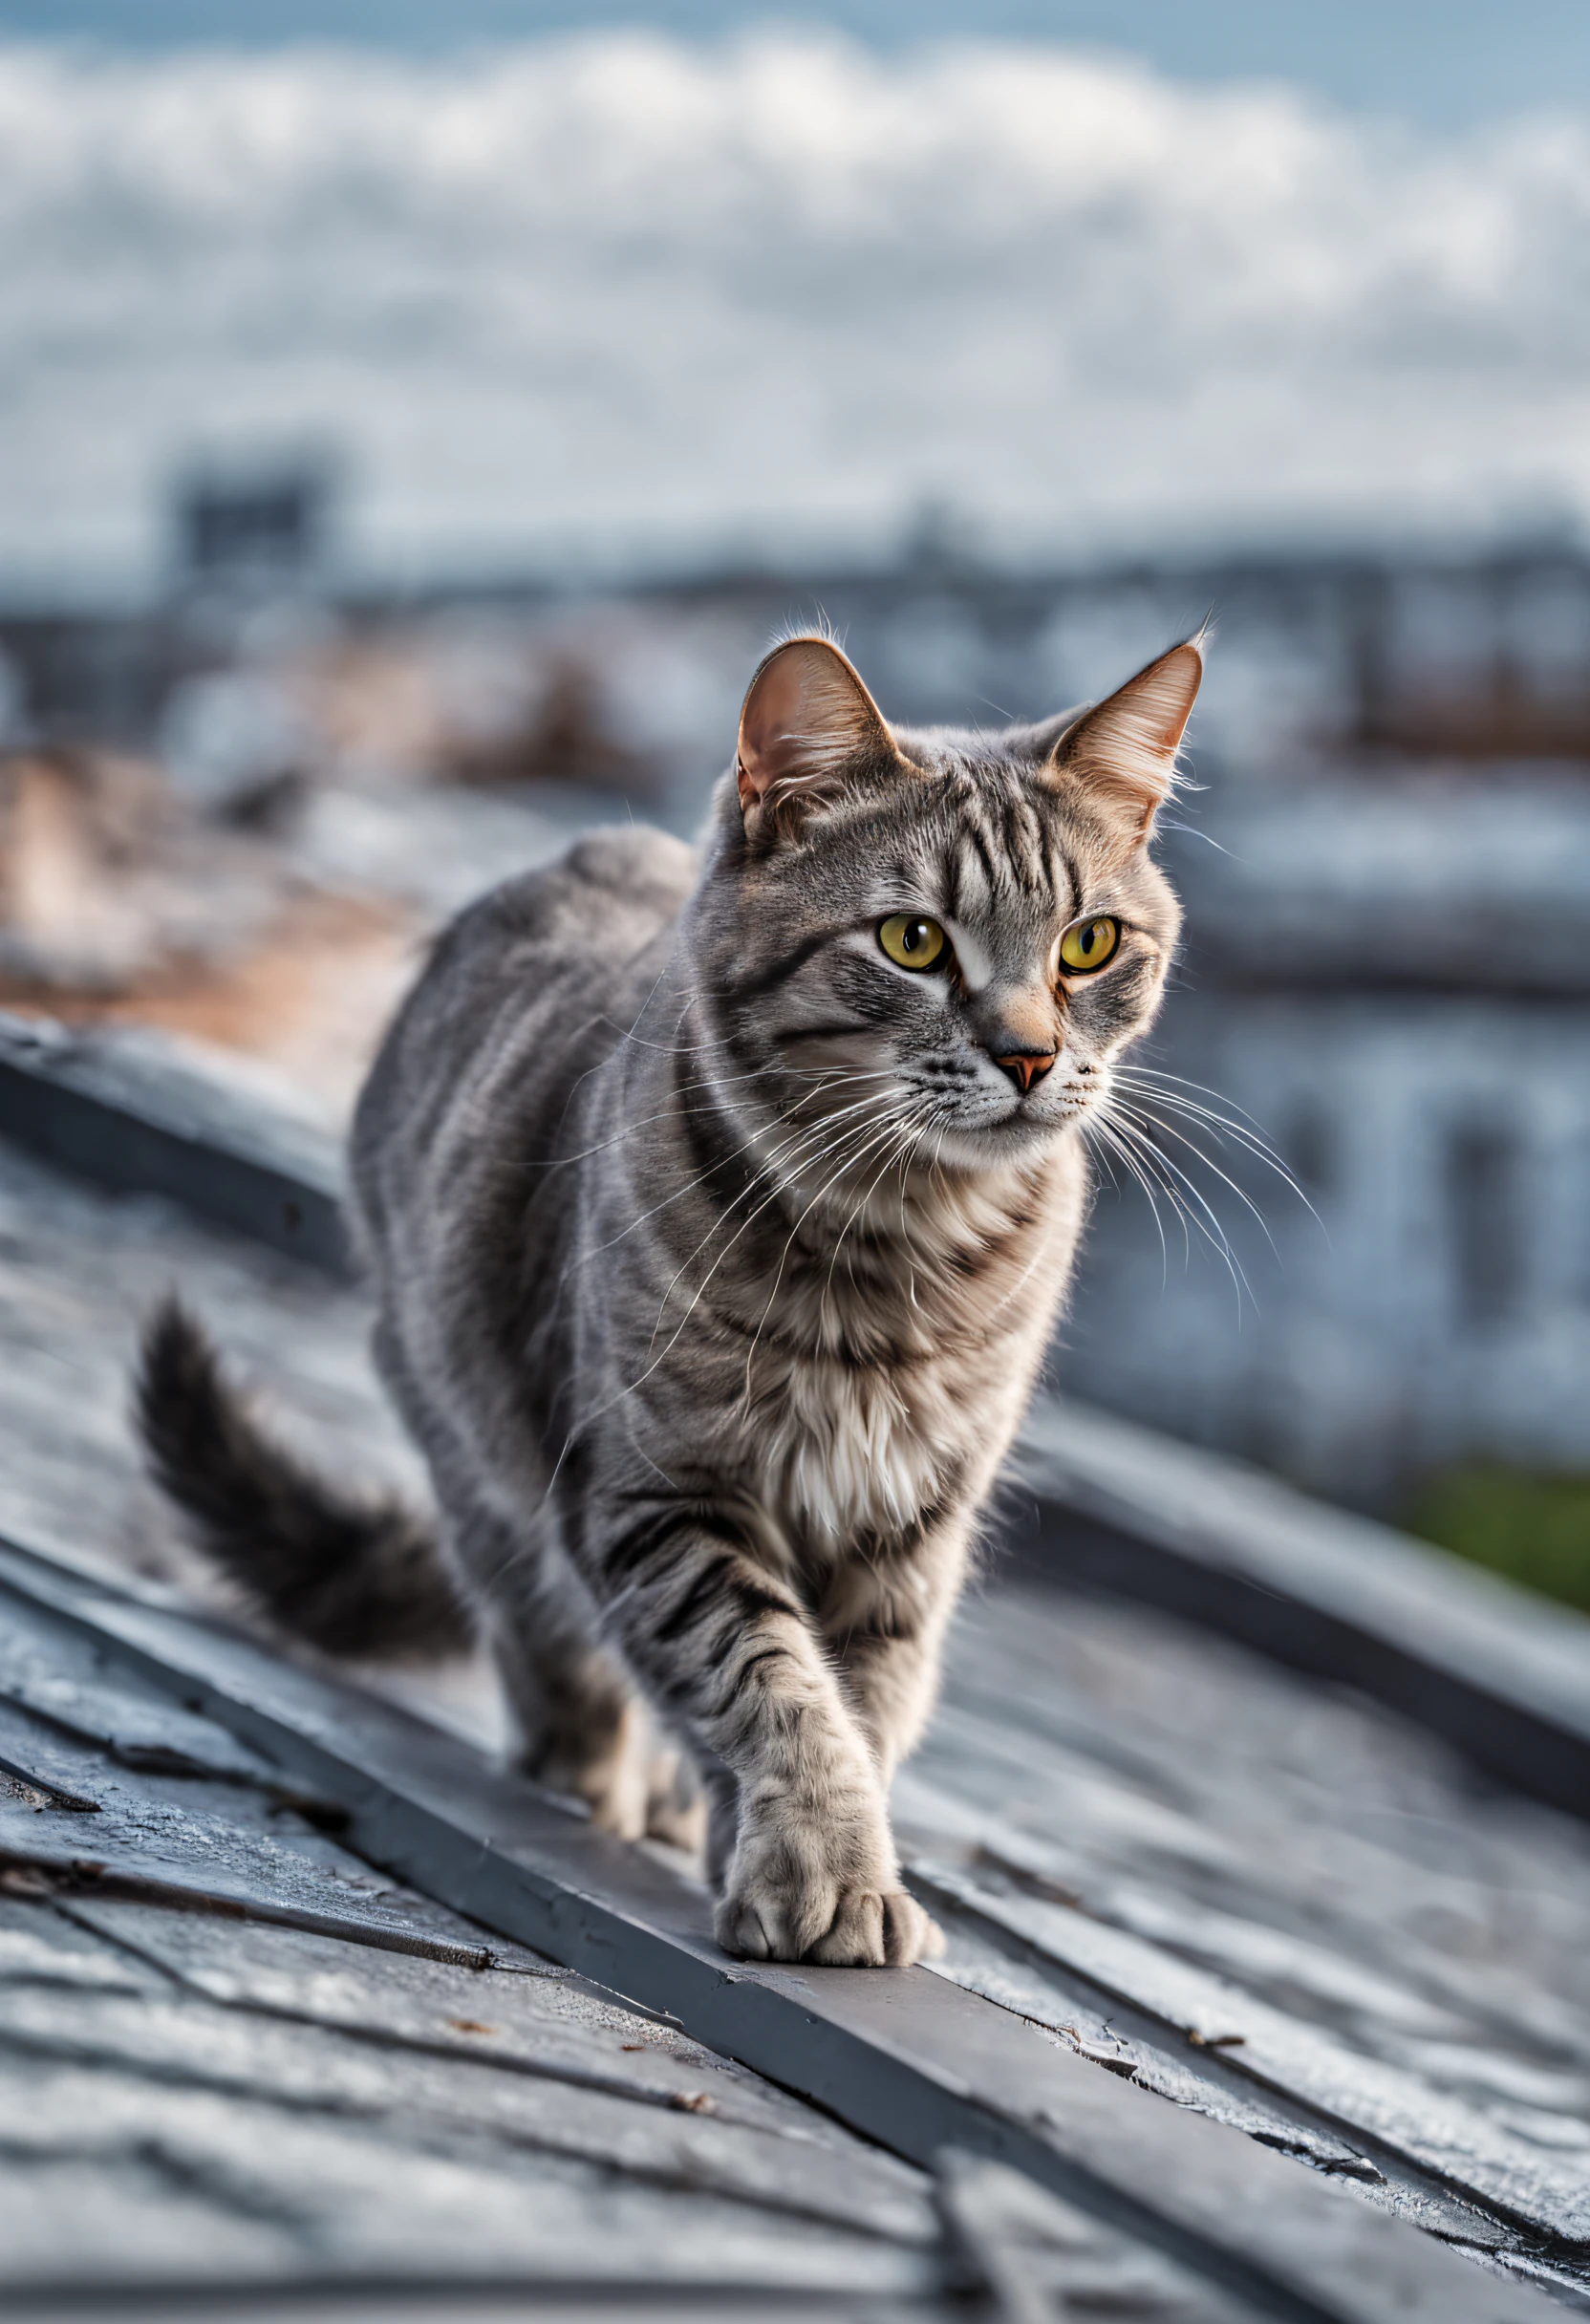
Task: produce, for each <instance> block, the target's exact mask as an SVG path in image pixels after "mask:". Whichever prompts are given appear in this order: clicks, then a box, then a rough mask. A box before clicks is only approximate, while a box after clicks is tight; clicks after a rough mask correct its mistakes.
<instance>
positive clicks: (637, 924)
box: [164, 639, 1201, 1963]
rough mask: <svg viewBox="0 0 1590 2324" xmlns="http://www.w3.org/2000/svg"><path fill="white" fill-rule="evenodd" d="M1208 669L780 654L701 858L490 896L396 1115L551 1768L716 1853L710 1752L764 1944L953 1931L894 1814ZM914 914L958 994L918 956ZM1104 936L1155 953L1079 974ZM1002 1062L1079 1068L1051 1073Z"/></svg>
mask: <svg viewBox="0 0 1590 2324" xmlns="http://www.w3.org/2000/svg"><path fill="white" fill-rule="evenodd" d="M1200 671H1201V661H1200V657H1199V654H1198V650H1197V647H1196V646H1195V645H1188V646H1181V647H1178V648H1175V649H1172V652H1171V654H1170V655H1168V656H1164V657H1162V659H1161V660H1160V661H1159V662H1157V663H1155V664H1153V665H1151V666H1150V670H1149V671H1147V672H1145V673H1143V674H1141V675H1140V676H1139V678H1137V679H1135V680H1132V681H1130V683H1129V684H1128V686H1127V687H1125V688H1123V689H1122V690H1121V692H1120V693H1119V694H1118V695H1116V696H1115V697H1112V698H1111V699H1110V700H1109V701H1108V702H1106V703H1104V704H1102V705H1100V706H1099V708H1098V709H1096V710H1094V711H1092V712H1089V713H1086V714H1084V715H1082V716H1081V717H1078V716H1075V715H1073V716H1071V717H1068V718H1066V719H1062V720H1057V721H1053V722H1052V723H1051V724H1050V725H1049V726H1046V727H1038V728H1020V729H1016V730H1013V731H1010V732H1007V733H1003V734H999V735H997V736H992V737H986V736H977V735H970V734H960V733H947V732H936V731H935V732H931V733H908V732H903V731H900V732H896V731H893V730H892V729H890V728H889V727H888V726H887V725H886V724H885V722H884V721H883V719H882V718H881V716H880V715H879V714H878V712H877V710H876V709H875V707H874V706H873V704H872V702H871V700H870V697H869V696H868V695H867V692H866V690H865V688H864V687H863V686H862V684H861V681H860V679H859V678H857V677H856V676H855V674H854V673H853V671H851V670H850V668H849V663H848V662H846V661H845V659H844V656H842V655H841V654H839V652H838V650H837V649H836V648H835V647H833V646H832V645H830V644H828V643H827V642H826V641H822V640H814V639H797V640H793V641H790V642H788V643H786V644H785V645H784V646H783V647H781V648H779V649H778V650H777V651H776V652H775V653H774V654H773V655H771V656H769V657H768V659H767V661H766V662H764V664H763V668H762V670H761V671H760V672H759V673H758V674H757V677H756V678H755V679H754V680H753V683H752V687H751V690H750V693H749V695H748V696H747V700H746V708H745V712H744V715H743V718H742V722H741V750H740V759H739V764H738V767H737V769H736V770H735V771H734V772H732V773H731V774H730V775H729V776H727V777H726V778H725V779H724V782H723V784H722V785H720V791H719V794H718V798H717V803H716V807H715V811H714V816H713V821H712V825H711V828H710V832H709V835H708V838H707V840H706V843H705V846H704V850H703V852H702V855H701V858H700V860H699V863H698V861H697V860H696V859H695V858H694V857H693V856H692V855H691V853H690V852H689V851H688V850H686V849H684V848H683V847H681V846H679V845H678V844H677V842H675V841H674V840H672V839H669V838H666V837H664V836H662V835H661V834H659V833H657V832H653V831H644V830H630V831H625V832H612V833H608V834H604V835H602V836H599V837H595V838H591V839H587V840H585V841H583V842H581V843H580V845H579V846H577V847H576V848H575V849H574V850H573V851H572V852H571V854H570V855H569V857H568V858H567V860H566V861H565V862H564V863H562V864H561V865H559V866H557V867H556V868H555V869H553V870H551V871H542V872H537V873H534V874H531V875H529V876H527V877H525V878H521V879H517V880H513V881H510V882H509V883H508V884H507V885H506V886H505V887H503V888H501V889H499V890H497V891H496V892H495V893H493V894H491V895H489V896H487V897H485V898H484V899H483V901H482V902H480V903H479V904H477V905H476V906H474V907H473V909H471V910H470V911H468V912H466V913H465V914H464V915H462V918H460V919H459V920H458V921H457V922H456V923H455V924H454V925H453V927H452V928H451V929H450V930H449V931H448V932H447V933H446V935H445V936H443V938H442V939H441V941H440V945H439V946H438V948H437V951H436V954H435V957H434V958H433V959H432V961H431V963H430V965H429V967H428V968H427V970H426V972H425V974H424V975H423V977H422V978H421V979H420V981H419V985H418V987H417V988H416V990H415V992H414V993H413V994H412V995H411V997H410V999H409V1001H408V1002H407V1004H406V1005H405V1007H404V1008H403V1010H402V1012H401V1014H400V1015H399V1017H398V1021H397V1022H396V1024H395V1025H394V1027H393V1029H392V1031H391V1033H390V1034H389V1036H388V1038H387V1041H386V1044H385V1046H384V1047H383V1049H382V1051H381V1054H380V1056H379V1058H378V1060H377V1062H376V1066H375V1069H374V1071H373V1073H372V1075H371V1078H370V1081H369V1084H368V1086H367V1087H366V1089H365V1092H364V1095H363V1098H362V1100H361V1103H360V1106H359V1109H358V1116H357V1121H356V1125H355V1134H354V1146H353V1163H354V1177H355V1188H356V1201H357V1214H358V1217H357V1224H358V1229H359V1233H360V1237H361V1239H362V1244H363V1248H364V1251H365V1253H366V1255H367V1259H368V1263H369V1267H370V1270H371V1273H372V1276H373V1278H374V1280H375V1284H376V1291H377V1294H378V1298H379V1303H380V1321H379V1324H378V1327H377V1332H376V1351H377V1356H378V1359H379V1362H380V1365H381V1368H382V1371H383V1373H384V1376H385V1378H386V1380H387V1382H388V1384H389V1386H390V1388H391V1389H392V1391H393V1393H394V1395H395V1397H396V1399H397V1402H398V1406H399V1408H400V1409H401V1411H402V1413H403V1416H404V1418H405V1420H406V1422H407V1424H408V1426H409V1427H410V1429H411V1430H412V1431H413V1432H414V1434H415V1435H416V1437H417V1438H418V1439H419V1443H420V1445H421V1446H422V1447H423V1449H424V1452H425V1453H426V1455H427V1457H428V1460H429V1463H430V1467H431V1472H432V1474H433V1476H434V1479H435V1485H436V1493H437V1499H438V1503H439V1506H440V1513H441V1519H442V1540H441V1544H440V1550H441V1554H442V1555H443V1556H444V1557H445V1559H446V1560H447V1562H448V1567H449V1570H450V1572H451V1574H452V1575H453V1577H454V1578H455V1582H456V1585H457V1587H458V1588H459V1590H460V1591H461V1593H462V1595H464V1596H465V1597H466V1598H467V1600H468V1601H469V1603H471V1605H472V1606H473V1607H474V1608H475V1610H476V1613H477V1616H478V1619H479V1621H480V1623H481V1624H482V1625H483V1629H484V1630H485V1632H486V1634H487V1635H488V1636H489V1637H490V1639H491V1640H492V1642H493V1645H494V1647H495V1650H496V1652H497V1654H498V1656H499V1659H500V1662H501V1666H502V1668H503V1671H504V1674H505V1680H506V1683H507V1687H508V1689H509V1692H510V1695H511V1697H512V1700H513V1702H514V1704H515V1707H516V1710H517V1713H518V1716H519V1719H520V1722H521V1724H522V1728H523V1732H524V1742H525V1754H526V1764H527V1765H528V1766H530V1767H531V1768H532V1769H533V1770H534V1771H536V1772H537V1773H539V1774H540V1775H542V1776H543V1777H544V1778H545V1779H547V1780H549V1781H552V1782H555V1783H557V1784H560V1785H562V1786H564V1787H565V1788H568V1789H571V1790H574V1791H576V1792H578V1793H581V1794H583V1796H584V1797H586V1798H587V1799H588V1800H589V1801H590V1803H591V1808H592V1811H593V1813H594V1814H595V1816H596V1817H597V1818H598V1820H600V1821H601V1822H603V1823H604V1824H606V1825H608V1826H609V1827H610V1828H612V1830H615V1831H618V1832H620V1833H626V1834H632V1835H634V1834H638V1833H639V1832H641V1831H642V1830H644V1829H646V1828H648V1826H650V1827H651V1828H653V1829H666V1830H670V1831H673V1832H675V1833H677V1832H678V1831H679V1830H680V1829H681V1800H682V1798H683V1797H684V1789H683V1786H684V1778H683V1777H682V1776H681V1775H680V1773H679V1769H678V1765H677V1749H678V1747H680V1746H682V1748H683V1752H684V1754H685V1758H686V1763H687V1764H688V1766H690V1767H691V1768H693V1769H694V1770H695V1771H697V1773H698V1775H699V1777H700V1780H701V1784H702V1786H703V1789H704V1793H705V1801H706V1805H707V1808H708V1809H709V1811H710V1833H709V1844H708V1861H709V1868H710V1871H711V1874H712V1877H713V1880H714V1882H715V1883H716V1887H717V1890H718V1895H719V1904H718V1929H719V1935H720V1941H721V1942H722V1943H723V1944H724V1946H725V1947H727V1948H728V1949H730V1950H731V1951H734V1952H737V1953H741V1954H749V1955H753V1956H759V1957H774V1958H780V1959H801V1958H805V1959H810V1960H816V1961H830V1962H859V1963H868V1962H882V1961H885V1960H889V1961H908V1960H911V1959H913V1958H914V1957H916V1956H917V1955H918V1954H919V1953H920V1952H921V1951H922V1950H924V1949H926V1948H927V1947H930V1946H931V1943H932V1941H933V1932H932V1929H931V1925H930V1924H929V1923H928V1922H927V1921H926V1920H925V1918H924V1916H923V1915H922V1913H921V1912H920V1910H919V1909H918V1908H917V1906H916V1905H915V1904H913V1902H912V1900H911V1899H910V1898H909V1897H908V1896H906V1895H905V1894H904V1893H903V1891H902V1887H901V1883H900V1879H899V1874H898V1867H897V1863H896V1860H895V1855H894V1848H893V1842H892V1838H891V1834H890V1828H889V1820H888V1812H887V1805H886V1797H887V1789H888V1785H889V1781H890V1777H891V1775H892V1771H893V1769H894V1768H895V1766H896V1765H897V1764H898V1762H899V1760H900V1758H901V1756H902V1755H903V1754H905V1753H907V1752H908V1751H910V1750H911V1748H912V1746H913V1743H914V1742H915V1740H916V1738H917V1736H918V1735H919V1733H920V1732H921V1729H922V1726H923V1724H924V1721H925V1719H926V1717H927V1715H928V1712H929V1710H930V1708H931V1704H932V1699H933V1693H934V1689H935V1673H936V1668H937V1662H938V1656H939V1651H940V1646H941V1642H942V1640H943V1636H944V1632H945V1628H946V1625H947V1624H948V1621H949V1618H950V1615H951V1612H952V1610H953V1608H954V1605H955V1602H956V1595H957V1593H958V1591H959V1589H960V1586H961V1583H962V1581H963V1578H964V1576H965V1573H966V1569H967V1562H968V1559H969V1556H970V1554H971V1549H972V1544H973V1541H974V1538H975V1533H976V1528H977V1523H978V1512H979V1510H980V1509H981V1508H982V1506H983V1505H984V1503H985V1502H986V1499H987V1496H988V1495H989V1492H990V1490H991V1487H992V1485H993V1483H994V1480H995V1476H996V1473H997V1471H998V1469H999V1464H1000V1462H1001V1460H1002V1458H1003V1456H1004V1454H1005V1453H1006V1451H1007V1450H1008V1448H1009V1446H1010V1443H1011V1440H1012V1437H1013V1435H1014V1433H1015V1431H1016V1429H1017V1426H1018V1423H1019V1421H1020V1418H1021V1411H1022V1409H1023V1406H1024V1404H1025V1402H1026V1399H1027V1397H1028V1394H1029V1392H1030V1389H1031V1387H1032V1383H1033V1381H1034V1378H1035V1376H1036V1374H1037V1372H1038V1369H1039V1366H1040V1364H1041V1361H1042V1355H1043V1350H1044V1347H1045V1345H1046V1343H1047V1341H1048V1339H1049V1337H1050V1334H1051V1332H1052V1330H1053V1327H1054V1323H1055V1321H1056V1317H1057V1315H1058V1313H1059V1310H1060V1307H1061V1304H1062V1301H1063V1298H1064V1290H1065V1285H1066V1280H1067V1276H1068V1273H1069V1270H1070V1267H1071V1263H1072V1257H1073V1253H1074V1250H1075V1247H1076V1242H1077V1237H1078V1233H1079V1230H1080V1227H1081V1223H1082V1218H1083V1214H1084V1209H1085V1201H1086V1174H1085V1162H1084V1156H1083V1151H1082V1145H1081V1140H1080V1137H1079V1135H1078V1130H1079V1125H1080V1124H1081V1123H1082V1121H1083V1120H1084V1118H1085V1115H1086V1114H1087V1112H1088V1111H1089V1109H1090V1108H1094V1107H1095V1106H1097V1105H1098V1104H1099V1102H1100V1101H1101V1099H1102V1098H1103V1096H1104V1094H1105V1092H1106V1091H1107V1087H1108V1084H1109V1078H1110V1072H1111V1067H1112V1065H1113V1064H1114V1062H1115V1061H1116V1060H1117V1059H1118V1058H1119V1057H1120V1055H1121V1053H1122V1051H1123V1049H1124V1048H1125V1047H1126V1045H1127V1044H1128V1043H1129V1042H1130V1041H1131V1040H1132V1039H1133V1038H1134V1037H1135V1036H1136V1035H1138V1034H1139V1033H1141V1031H1142V1030H1143V1028H1144V1027H1145V1025H1146V1024H1147V1023H1148V1022H1149V1020H1150V1017H1151V1015H1152V1013H1153V1011H1154V1009H1155V1007H1156V1005H1157V1003H1158V1000H1159V996H1160V992H1161V988H1162V986H1163V983H1164V979H1165V974H1166V969H1167V966H1168V964H1169V961H1170V958H1171V952H1172V949H1173V946H1174V943H1175V938H1176V934H1177V925H1178V915H1177V910H1176V906H1175V903H1174V901H1173V899H1172V897H1171V893H1170V890H1169V888H1168V887H1167V885H1166V883H1165V881H1164V879H1163V877H1162V876H1161V874H1160V873H1159V871H1157V870H1156V869H1155V867H1154V866H1153V864H1152V863H1151V861H1150V857H1149V853H1148V849H1147V842H1148V839H1149V837H1150V831H1151V826H1152V820H1153V813H1154V809H1155V807H1156V806H1157V805H1158V804H1159V802H1160V801H1161V800H1162V799H1163V798H1164V796H1165V795H1166V793H1167V792H1168V790H1169V788H1170V787H1171V783H1172V782H1173V779H1174V764H1175V753H1176V748H1177V745H1178V743H1179V742H1180V738H1181V732H1182V728H1183V726H1184V725H1185V721H1186V716H1187V712H1188V710H1189V709H1190V707H1191V704H1192V695H1193V693H1194V692H1195V690H1196V685H1197V680H1198V677H1199V674H1200ZM902 911H905V912H914V913H919V914H922V915H929V916H931V917H933V918H935V919H937V920H939V921H941V922H942V924H943V925H944V927H945V928H946V929H947V930H948V931H949V932H950V935H951V937H952V941H953V957H952V958H947V959H946V961H945V962H944V964H943V965H942V966H941V967H940V968H939V969H936V970H935V971H931V972H926V973H919V972H916V971H913V970H910V969H902V968H900V967H897V966H895V965H894V963H893V962H892V960H891V959H889V958H887V957H886V956H885V954H884V952H883V951H882V949H881V946H880V943H879V940H878V935H877V931H878V927H879V924H880V922H881V921H882V920H883V919H884V918H885V917H887V916H888V915H890V914H892V913H897V912H902ZM1103 913H1107V914H1110V915H1114V916H1115V917H1117V918H1118V919H1119V920H1120V922H1121V923H1122V927H1123V931H1124V934H1123V936H1122V940H1121V945H1120V949H1119V952H1118V953H1117V955H1116V957H1115V958H1113V959H1112V960H1111V961H1110V963H1109V965H1108V966H1107V968H1105V969H1103V970H1101V971H1099V972H1098V973H1096V974H1094V975H1090V976H1078V977H1071V976H1069V975H1067V974H1065V973H1064V972H1063V971H1062V970H1061V967H1060V964H1059V956H1058V944H1059V939H1060V936H1061V935H1062V933H1063V931H1064V929H1065V927H1066V926H1067V925H1068V924H1069V923H1071V922H1073V921H1075V920H1077V919H1078V918H1079V917H1081V916H1083V915H1094V914H1103ZM1012 1052H1015V1053H1016V1054H1018V1055H1021V1054H1037V1053H1040V1052H1041V1053H1042V1054H1045V1055H1052V1056H1053V1057H1054V1059H1055V1063H1054V1065H1052V1067H1051V1068H1050V1069H1049V1070H1048V1071H1047V1072H1046V1073H1045V1074H1044V1075H1043V1076H1042V1078H1041V1079H1037V1080H1034V1082H1033V1084H1032V1086H1031V1087H1030V1088H1029V1089H1026V1090H1025V1091H1023V1090H1022V1089H1021V1087H1018V1086H1017V1082H1016V1080H1015V1079H1013V1074H1012V1070H1011V1069H1010V1068H1009V1067H1001V1066H1000V1065H999V1064H997V1063H996V1062H995V1061H996V1059H997V1058H999V1057H1001V1056H1008V1055H1010V1054H1011V1053H1012ZM174 1442H175V1443H180V1442H181V1431H171V1430H168V1431H166V1437H165V1443H166V1448H167V1449H166V1453H165V1454H164V1458H165V1464H166V1465H165V1474H166V1477H167V1481H168V1483H170V1484H171V1485H172V1487H173V1489H174V1490H175V1491H176V1492H177V1493H178V1495H179V1497H181V1494H182V1483H181V1478H180V1477H173V1476H172V1475H171V1472H170V1451H169V1448H170V1445H171V1444H172V1443H174ZM209 1490H210V1495H211V1500H212V1502H213V1500H214V1498H215V1487H214V1483H213V1480H211V1483H210V1488H209ZM257 1532H258V1528H257V1527H256V1528H255V1533H256V1535H257ZM367 1535H368V1536H370V1538H375V1537H374V1535H373V1534H372V1531H371V1529H370V1528H368V1527H367V1528H365V1533H364V1534H363V1535H360V1536H359V1537H358V1538H360V1539H363V1538H365V1537H366V1536H367ZM347 1538H349V1539H352V1538H354V1536H353V1534H352V1533H349V1534H348V1535H347ZM248 1556H249V1557H250V1558H251V1559H252V1560H254V1571H255V1577H256V1579H255V1588H256V1595H257V1596H259V1597H260V1598H261V1599H262V1601H263V1602H265V1603H268V1604H269V1603H270V1602H271V1583H270V1574H269V1559H268V1557H265V1556H264V1554H263V1553H262V1551H261V1547H260V1544H259V1541H258V1539H255V1538H253V1537H251V1538H250V1542H249V1548H248ZM296 1556H297V1564H296V1566H295V1567H294V1569H293V1570H294V1572H295V1573H299V1574H301V1571H302V1563H303V1557H302V1543H301V1541H300V1542H299V1543H298V1545H297V1550H296ZM299 1586H300V1588H301V1586H302V1584H301V1582H300V1584H299ZM374 1594H375V1593H374V1592H373V1596H374ZM373 1643H374V1642H373ZM670 1754H675V1756H672V1757H671V1756H670Z"/></svg>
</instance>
